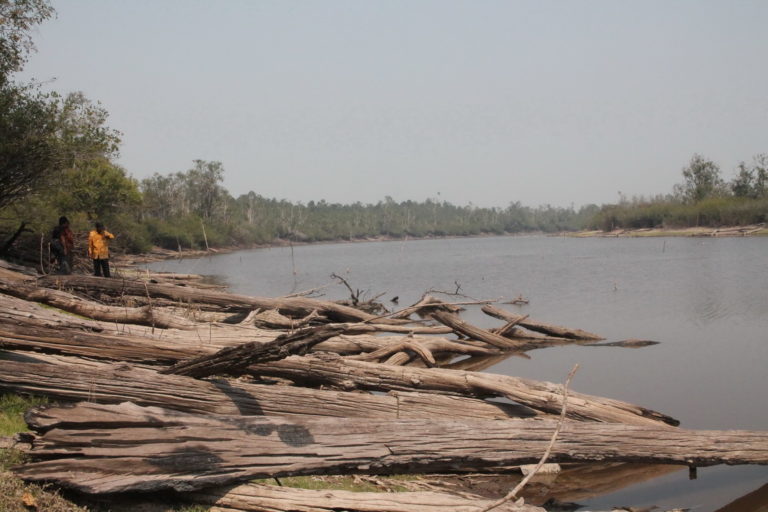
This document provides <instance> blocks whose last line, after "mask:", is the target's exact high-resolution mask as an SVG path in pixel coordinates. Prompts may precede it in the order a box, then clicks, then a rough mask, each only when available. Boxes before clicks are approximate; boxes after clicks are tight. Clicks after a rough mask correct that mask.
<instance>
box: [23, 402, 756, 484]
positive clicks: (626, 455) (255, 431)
mask: <svg viewBox="0 0 768 512" xmlns="http://www.w3.org/2000/svg"><path fill="white" fill-rule="evenodd" d="M26 419H27V422H28V424H29V425H30V427H31V428H32V429H33V430H34V431H35V432H37V433H38V434H40V437H38V438H37V439H36V440H35V442H34V448H33V450H32V451H31V452H30V454H31V456H32V457H33V460H36V461H37V462H31V463H29V464H25V465H23V466H21V467H20V468H17V469H16V472H17V473H18V474H19V475H20V476H21V477H22V478H24V479H26V480H32V481H50V482H54V483H57V484H59V485H63V486H65V487H70V488H74V489H78V490H81V491H84V492H88V493H109V492H121V491H130V490H141V491H153V490H160V489H176V490H179V491H189V490H193V489H200V488H203V487H207V486H213V485H225V484H227V483H236V482H242V481H246V480H250V479H253V478H260V477H269V476H285V475H302V474H305V475H306V474H339V473H343V474H350V473H367V474H391V473H403V472H409V473H412V472H440V471H457V470H461V471H477V470H487V469H493V468H499V467H503V466H511V465H518V464H529V463H532V462H535V461H536V460H538V458H539V457H540V456H541V454H542V453H543V452H544V450H545V448H546V447H547V446H548V445H549V443H550V438H551V435H552V431H553V430H554V428H555V425H556V422H554V421H534V422H531V421H525V420H505V421H451V420H445V421H441V420H434V419H430V420H375V419H354V418H343V419H319V420H307V421H300V420H287V419H284V420H281V419H275V418H264V417H253V416H246V417H243V416H235V417H232V416H212V415H205V416H202V415H192V414H186V413H181V412H177V411H170V410H166V409H159V408H153V407H139V406H137V405H134V404H130V403H124V404H120V405H99V404H88V403H80V404H78V405H76V406H74V407H71V408H61V407H58V408H53V407H50V408H43V409H36V410H33V411H31V412H29V413H28V414H27V415H26ZM549 461H550V462H559V463H562V462H586V461H601V462H611V461H616V462H622V461H632V462H650V463H666V464H688V465H692V466H708V465H713V464H768V432H751V431H692V430H682V429H669V428H663V427H649V426H644V427H641V426H635V425H618V424H598V423H584V422H566V423H565V425H564V426H563V428H562V430H561V432H560V435H559V437H558V440H557V442H556V443H555V444H554V446H553V448H552V452H551V455H550V458H549Z"/></svg>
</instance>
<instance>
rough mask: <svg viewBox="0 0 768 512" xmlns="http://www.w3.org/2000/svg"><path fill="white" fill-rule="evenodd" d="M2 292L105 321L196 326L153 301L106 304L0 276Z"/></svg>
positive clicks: (173, 327)
mask: <svg viewBox="0 0 768 512" xmlns="http://www.w3.org/2000/svg"><path fill="white" fill-rule="evenodd" d="M0 293H5V294H7V295H11V296H12V297H17V298H20V299H24V300H28V301H33V302H39V303H42V304H47V305H49V306H53V307H56V308H59V309H61V310H63V311H68V312H70V313H75V314H78V315H81V316H84V317H87V318H93V319H95V320H102V321H105V322H120V323H124V324H138V325H149V326H152V327H162V328H171V329H192V328H194V327H195V323H194V322H191V321H189V320H187V319H186V318H182V317H179V316H176V315H170V314H168V313H165V312H163V311H161V310H159V309H156V308H153V307H152V306H151V305H147V306H144V307H140V308H129V307H115V306H105V305H103V304H98V303H96V302H93V301H90V300H85V299H83V298H81V297H78V296H76V295H72V294H71V293H66V292H62V291H59V290H53V289H49V288H40V287H38V286H35V285H34V284H32V283H19V282H18V281H12V280H8V279H0Z"/></svg>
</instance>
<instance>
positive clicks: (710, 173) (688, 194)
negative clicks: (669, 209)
mask: <svg viewBox="0 0 768 512" xmlns="http://www.w3.org/2000/svg"><path fill="white" fill-rule="evenodd" d="M683 179H684V180H685V181H684V182H683V183H682V185H677V186H676V187H675V188H676V192H677V193H678V194H679V195H681V196H682V198H683V199H684V200H685V201H687V202H691V203H698V202H699V201H701V200H702V199H706V198H708V197H711V196H714V195H717V194H718V193H720V192H722V191H723V190H724V186H725V182H724V181H723V179H722V178H721V177H720V167H718V166H717V164H715V163H714V162H713V161H712V160H707V159H706V158H704V157H703V156H701V155H699V154H698V153H697V154H694V155H693V157H691V161H690V162H689V163H688V165H687V166H685V167H683Z"/></svg>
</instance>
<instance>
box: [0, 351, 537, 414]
mask: <svg viewBox="0 0 768 512" xmlns="http://www.w3.org/2000/svg"><path fill="white" fill-rule="evenodd" d="M0 390H1V391H3V392H9V393H24V394H30V395H38V396H46V397H49V398H51V399H53V400H66V401H73V402H76V401H81V400H87V401H89V402H96V403H104V404H114V403H121V402H125V401H130V402H134V403H136V404H139V405H144V406H156V407H163V408H166V409H174V410H179V411H185V412H193V413H200V414H206V413H207V414H227V415H238V414H242V415H265V416H284V417H335V418H345V417H361V418H388V419H397V418H431V417H438V418H440V417H452V418H464V419H472V418H475V419H487V420H499V419H509V418H531V417H534V416H536V415H537V413H536V411H533V410H532V409H529V408H527V407H522V406H516V405H511V404H501V403H495V402H487V401H485V400H478V399H475V398H464V397H456V396H441V395H427V394H424V393H406V392H399V393H398V392H392V393H389V394H388V395H373V394H368V393H351V392H345V391H332V390H322V389H311V388H299V387H295V386H277V385H264V384H253V383H247V382H242V381H239V380H235V381H228V380H214V381H207V380H199V379H193V378H190V377H183V376H178V375H162V374H159V373H157V372H156V371H153V370H149V369H140V368H133V367H131V366H129V365H126V364H118V365H111V364H105V363H100V362H98V361H87V360H82V359H78V358H68V357H61V356H40V355H37V356H35V357H29V356H28V355H26V354H22V353H7V352H6V353H0Z"/></svg>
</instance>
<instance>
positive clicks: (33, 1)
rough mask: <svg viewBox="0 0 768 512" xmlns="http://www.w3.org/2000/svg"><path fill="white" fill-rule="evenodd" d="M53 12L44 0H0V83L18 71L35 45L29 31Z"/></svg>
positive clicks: (48, 3)
mask: <svg viewBox="0 0 768 512" xmlns="http://www.w3.org/2000/svg"><path fill="white" fill-rule="evenodd" d="M54 13H55V11H54V9H53V7H51V4H50V2H48V1H47V0H0V85H5V84H6V83H7V82H8V81H9V79H10V75H11V74H12V73H15V72H17V71H21V69H22V67H23V66H24V63H25V62H26V61H27V55H29V52H30V51H32V50H34V48H35V46H34V44H33V43H32V38H31V36H30V32H31V30H32V29H33V28H34V27H35V26H36V25H39V24H40V23H42V22H43V21H45V20H47V19H48V18H50V17H51V16H53V15H54Z"/></svg>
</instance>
